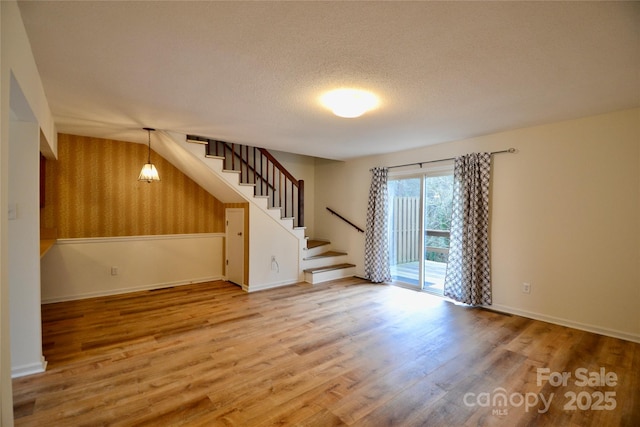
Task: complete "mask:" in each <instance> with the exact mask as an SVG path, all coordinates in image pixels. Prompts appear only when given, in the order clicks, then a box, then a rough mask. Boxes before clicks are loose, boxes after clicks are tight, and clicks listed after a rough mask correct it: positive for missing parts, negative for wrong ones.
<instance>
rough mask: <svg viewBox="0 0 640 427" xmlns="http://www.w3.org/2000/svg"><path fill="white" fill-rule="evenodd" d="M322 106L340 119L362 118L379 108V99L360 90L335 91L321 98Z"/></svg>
mask: <svg viewBox="0 0 640 427" xmlns="http://www.w3.org/2000/svg"><path fill="white" fill-rule="evenodd" d="M320 102H321V103H322V105H324V106H325V107H327V108H328V109H330V110H331V111H332V112H333V114H335V115H336V116H339V117H345V118H354V117H360V116H361V115H363V114H364V113H366V112H367V111H369V110H372V109H374V108H376V107H377V106H378V104H379V103H380V101H379V100H378V97H377V96H375V95H374V94H373V93H371V92H367V91H365V90H360V89H335V90H332V91H330V92H327V93H325V94H324V95H322V96H321V97H320Z"/></svg>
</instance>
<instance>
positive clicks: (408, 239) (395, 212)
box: [388, 177, 423, 288]
mask: <svg viewBox="0 0 640 427" xmlns="http://www.w3.org/2000/svg"><path fill="white" fill-rule="evenodd" d="M388 190H389V263H390V265H391V277H392V278H393V280H397V281H399V282H403V283H407V284H410V285H413V286H416V287H420V288H421V287H422V284H421V277H420V270H421V267H420V260H421V259H422V256H423V255H422V253H421V252H422V251H421V248H422V244H423V243H422V236H423V233H422V227H421V224H422V209H421V206H422V198H421V194H422V191H423V178H422V177H415V178H404V179H393V180H389V182H388Z"/></svg>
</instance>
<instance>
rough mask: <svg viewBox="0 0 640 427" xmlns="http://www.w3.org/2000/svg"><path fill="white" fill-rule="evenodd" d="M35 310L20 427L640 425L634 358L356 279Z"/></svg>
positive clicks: (548, 328)
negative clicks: (35, 357) (32, 368)
mask: <svg viewBox="0 0 640 427" xmlns="http://www.w3.org/2000/svg"><path fill="white" fill-rule="evenodd" d="M42 311H43V313H42V314H43V335H44V336H43V340H44V346H45V349H44V352H45V356H46V359H47V360H48V362H49V367H48V369H47V372H45V373H43V374H38V375H32V376H29V377H24V378H19V379H15V380H14V382H13V390H14V404H15V417H16V425H17V426H99V425H113V426H132V425H140V426H144V425H149V426H176V425H187V426H218V425H220V426H222V425H225V426H271V425H296V426H340V425H354V426H376V427H378V426H418V425H424V426H480V425H483V426H484V425H488V426H489V425H490V426H519V425H523V426H524V425H531V426H599V427H600V426H638V425H640V378H639V376H640V344H634V343H631V342H628V341H623V340H618V339H614V338H609V337H605V336H601V335H597V334H592V333H588V332H582V331H578V330H575V329H571V328H566V327H561V326H556V325H552V324H548V323H544V322H539V321H534V320H529V319H526V318H522V317H518V316H509V315H503V314H498V313H494V312H491V311H488V310H483V309H472V308H465V307H461V306H457V305H454V304H451V303H448V302H445V301H443V300H440V299H438V298H436V297H434V296H431V295H428V294H425V293H419V292H415V291H412V290H408V289H403V288H400V287H396V286H388V285H373V284H370V283H367V282H365V281H363V280H360V279H344V280H339V281H335V282H331V283H328V284H321V285H314V286H311V285H307V284H300V285H295V286H289V287H286V288H280V289H274V290H269V291H262V292H257V293H253V294H247V293H244V292H243V291H242V290H241V289H240V288H239V287H237V286H235V285H232V284H228V283H225V282H212V283H205V284H198V285H188V286H181V287H176V288H172V289H165V290H158V291H149V292H138V293H132V294H127V295H119V296H112V297H104V298H95V299H90V300H82V301H73V302H64V303H58V304H49V305H45V306H43V308H42ZM538 368H540V369H544V368H548V369H549V375H550V376H551V380H552V381H549V380H547V377H545V378H544V379H543V381H541V382H540V384H538V381H537V380H538V375H539V374H538ZM581 368H584V369H585V370H586V372H587V375H591V373H593V375H594V376H599V375H600V370H601V368H602V369H605V378H606V375H607V374H606V373H609V372H612V373H615V374H616V375H617V383H616V384H615V385H613V384H612V382H611V381H612V380H611V375H609V378H608V380H609V385H608V386H607V385H604V386H601V385H600V383H598V384H593V383H592V384H591V385H582V384H581V382H580V379H581V378H582V376H581V375H580V373H582V371H578V372H576V370H578V369H581ZM562 372H568V373H570V375H571V377H570V378H568V380H567V384H566V385H562V384H559V385H558V384H557V383H556V386H554V381H555V380H556V379H558V378H559V375H561V374H557V375H556V374H554V373H562ZM593 381H595V378H594V379H593ZM605 392H608V393H607V394H606V398H605ZM611 392H614V393H615V395H611ZM571 393H575V395H576V397H577V399H576V402H573V403H574V404H575V407H576V409H575V410H569V409H568V408H565V406H566V405H569V406H571V405H572V402H571V399H572V397H571V396H572V394H571ZM601 394H602V397H601ZM501 396H503V397H506V398H507V402H506V404H504V405H501V404H502V403H504V402H502V401H500V399H499V398H500V397H501ZM534 398H535V401H534ZM541 398H543V399H544V401H542V400H541ZM549 400H550V401H551V402H550V405H549V406H548V408H547V406H546V405H545V403H543V402H546V401H549ZM527 402H528V404H527ZM596 404H597V405H596ZM614 404H615V408H611V407H612V406H613V405H614ZM527 405H528V406H527ZM592 405H596V406H595V407H594V409H593V410H592V409H588V408H591V406H592ZM598 407H602V408H603V409H601V410H595V409H596V408H598ZM545 408H547V409H548V410H545ZM580 408H583V409H580ZM608 409H610V410H608Z"/></svg>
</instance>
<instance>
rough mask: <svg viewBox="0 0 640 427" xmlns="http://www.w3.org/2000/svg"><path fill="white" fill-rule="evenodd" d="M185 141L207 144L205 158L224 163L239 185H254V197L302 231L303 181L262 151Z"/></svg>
mask: <svg viewBox="0 0 640 427" xmlns="http://www.w3.org/2000/svg"><path fill="white" fill-rule="evenodd" d="M187 141H189V142H196V143H200V144H206V156H207V157H214V158H220V159H223V161H224V166H223V169H224V170H228V171H229V170H230V171H236V172H240V183H242V184H250V185H254V186H255V187H254V195H255V196H256V197H266V198H267V199H268V205H269V207H271V208H280V209H281V211H282V217H283V218H293V221H294V226H296V227H304V181H303V180H298V179H296V178H295V177H294V176H293V175H292V174H291V173H290V172H289V171H288V170H287V169H286V168H285V167H284V166H283V165H282V164H281V163H280V162H279V161H278V160H277V159H276V158H275V157H273V155H272V154H271V153H269V151H267V150H266V149H264V148H258V147H250V146H248V145H242V144H235V143H228V142H225V141H218V140H215V139H208V138H204V137H199V136H194V135H187Z"/></svg>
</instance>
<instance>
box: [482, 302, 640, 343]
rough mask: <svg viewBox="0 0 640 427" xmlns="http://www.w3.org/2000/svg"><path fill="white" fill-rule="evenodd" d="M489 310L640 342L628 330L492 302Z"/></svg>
mask: <svg viewBox="0 0 640 427" xmlns="http://www.w3.org/2000/svg"><path fill="white" fill-rule="evenodd" d="M486 308H487V309H489V310H495V311H500V312H503V313H509V314H515V315H518V316H522V317H528V318H529V319H535V320H542V321H543V322H548V323H553V324H556V325H561V326H568V327H570V328H574V329H580V330H582V331H587V332H594V333H596V334H600V335H606V336H609V337H613V338H620V339H622V340H626V341H632V342H637V343H640V334H634V333H630V332H624V331H618V330H615V329H609V328H602V327H600V326H595V325H589V324H586V323H581V322H575V321H573V320H569V319H563V318H561V317H555V316H548V315H546V314H540V313H534V312H531V311H526V310H520V309H517V308H513V307H509V306H505V305H499V304H493V305H490V306H486Z"/></svg>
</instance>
